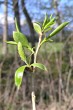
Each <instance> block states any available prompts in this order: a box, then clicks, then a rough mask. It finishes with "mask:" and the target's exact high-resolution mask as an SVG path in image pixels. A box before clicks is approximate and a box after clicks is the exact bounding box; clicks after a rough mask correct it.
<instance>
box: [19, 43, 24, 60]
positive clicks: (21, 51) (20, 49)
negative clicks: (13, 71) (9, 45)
mask: <svg viewBox="0 0 73 110" xmlns="http://www.w3.org/2000/svg"><path fill="white" fill-rule="evenodd" d="M18 53H19V55H20V57H21V59H22V60H23V61H25V62H26V55H25V53H24V50H23V47H22V44H21V42H18Z"/></svg>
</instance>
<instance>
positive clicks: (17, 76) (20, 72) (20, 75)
mask: <svg viewBox="0 0 73 110" xmlns="http://www.w3.org/2000/svg"><path fill="white" fill-rule="evenodd" d="M25 67H26V66H21V67H19V68H18V69H17V70H16V72H15V85H16V86H17V88H18V89H19V87H20V85H21V83H22V78H23V72H24V70H25Z"/></svg>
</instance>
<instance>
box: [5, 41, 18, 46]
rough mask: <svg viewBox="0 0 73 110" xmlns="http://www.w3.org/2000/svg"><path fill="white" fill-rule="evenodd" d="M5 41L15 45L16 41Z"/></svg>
mask: <svg viewBox="0 0 73 110" xmlns="http://www.w3.org/2000/svg"><path fill="white" fill-rule="evenodd" d="M6 43H8V44H12V45H17V43H16V42H14V41H6Z"/></svg>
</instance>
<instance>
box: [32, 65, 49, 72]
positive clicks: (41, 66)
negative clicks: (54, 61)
mask: <svg viewBox="0 0 73 110" xmlns="http://www.w3.org/2000/svg"><path fill="white" fill-rule="evenodd" d="M31 66H33V67H38V68H40V69H42V70H45V71H47V68H46V67H45V66H44V65H43V64H41V63H33V64H31Z"/></svg>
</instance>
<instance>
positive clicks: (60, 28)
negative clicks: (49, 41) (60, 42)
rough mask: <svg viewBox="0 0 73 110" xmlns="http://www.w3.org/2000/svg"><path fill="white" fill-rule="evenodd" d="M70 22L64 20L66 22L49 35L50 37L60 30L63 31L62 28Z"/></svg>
mask: <svg viewBox="0 0 73 110" xmlns="http://www.w3.org/2000/svg"><path fill="white" fill-rule="evenodd" d="M68 24H69V22H64V23H62V24H61V25H60V26H58V27H57V28H56V29H55V30H54V31H53V32H52V33H51V34H50V35H49V36H48V38H50V37H52V36H54V35H56V34H57V33H58V32H59V31H61V30H62V29H63V28H64V27H65V26H66V25H68Z"/></svg>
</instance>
